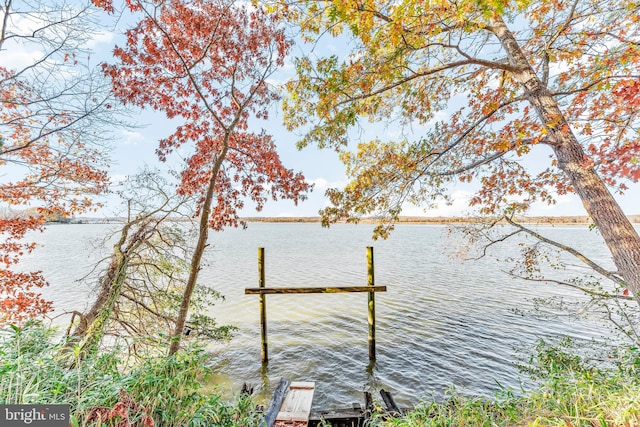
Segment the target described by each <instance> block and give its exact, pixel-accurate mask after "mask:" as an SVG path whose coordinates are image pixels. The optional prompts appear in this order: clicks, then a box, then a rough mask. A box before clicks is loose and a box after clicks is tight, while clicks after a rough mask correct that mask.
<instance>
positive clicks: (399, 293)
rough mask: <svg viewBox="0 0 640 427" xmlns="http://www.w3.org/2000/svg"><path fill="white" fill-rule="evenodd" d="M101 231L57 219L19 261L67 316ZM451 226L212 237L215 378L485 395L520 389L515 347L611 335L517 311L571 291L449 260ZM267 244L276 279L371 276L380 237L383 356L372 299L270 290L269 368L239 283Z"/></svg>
mask: <svg viewBox="0 0 640 427" xmlns="http://www.w3.org/2000/svg"><path fill="white" fill-rule="evenodd" d="M105 230H106V228H105V227H104V226H92V225H85V226H83V225H80V226H58V227H51V228H50V229H49V230H47V231H46V232H45V233H44V234H42V235H38V236H36V238H41V239H43V241H44V243H46V246H45V247H44V248H41V249H39V250H38V251H36V252H35V253H34V254H32V255H30V256H28V257H26V259H25V262H24V263H23V264H22V266H23V267H24V268H26V269H36V270H42V271H43V272H44V273H45V275H46V276H47V278H48V279H49V280H50V281H51V284H52V285H51V287H50V288H48V289H47V290H45V293H46V296H48V297H50V298H52V299H54V301H55V304H56V307H57V308H58V310H59V311H62V310H72V309H78V308H82V307H78V305H79V304H81V305H85V304H87V303H88V301H89V298H90V286H88V285H87V284H86V283H80V282H77V281H76V279H79V278H81V277H83V276H84V275H85V274H86V273H87V271H88V269H89V266H90V265H92V263H93V262H95V261H96V260H98V259H100V257H101V256H102V255H103V254H104V253H105V251H108V245H104V246H102V248H101V247H100V246H99V247H98V249H97V250H96V251H94V252H92V251H88V250H87V249H86V248H87V245H88V242H91V241H94V242H95V241H98V239H99V238H100V237H101V236H102V235H103V234H102V233H104V231H105ZM445 230H446V228H445V227H440V226H427V225H399V226H398V227H397V228H396V230H395V231H394V233H393V234H392V235H391V238H390V239H388V240H386V241H376V242H372V241H371V240H370V235H371V231H372V226H369V225H360V226H352V225H344V224H338V225H336V226H333V227H332V228H331V229H329V230H327V229H323V228H321V227H320V226H319V225H317V224H250V226H249V228H248V229H247V230H246V231H241V230H228V231H225V232H223V233H216V234H212V236H211V242H210V243H211V246H210V249H211V250H209V251H208V253H207V255H206V259H207V265H206V266H205V267H204V268H203V269H202V272H201V275H200V283H201V284H206V285H207V286H211V287H213V288H214V289H216V290H218V291H219V292H221V293H222V294H224V295H225V297H226V299H225V301H223V302H220V303H218V304H216V306H214V307H212V308H211V311H210V312H211V314H212V315H213V316H214V317H215V318H216V319H217V320H218V323H220V324H233V325H236V326H238V327H239V331H238V333H237V336H236V337H235V338H234V339H233V340H232V341H231V342H229V343H211V345H210V346H209V350H210V352H211V365H212V367H213V369H214V375H213V377H212V378H213V379H212V383H214V385H213V386H214V387H217V388H219V389H222V390H224V391H225V392H226V393H228V394H229V395H233V394H234V393H237V392H238V391H239V390H240V387H241V386H242V383H243V382H250V383H252V384H254V385H255V386H257V387H258V389H259V390H260V394H259V399H262V401H263V402H265V403H266V402H268V400H269V397H270V394H271V392H272V391H273V388H274V387H275V386H276V385H277V383H278V381H279V379H280V377H286V378H288V379H289V380H292V381H295V380H303V381H315V382H316V387H317V389H316V394H315V398H314V406H315V407H316V408H320V407H327V406H329V407H331V406H333V407H335V406H341V405H345V404H346V405H349V404H350V403H351V402H362V392H363V391H364V390H370V389H379V388H385V389H388V390H390V391H392V392H393V394H394V397H395V398H396V400H397V401H398V403H399V404H400V405H410V404H415V403H417V401H418V399H419V398H420V397H436V398H439V397H442V396H443V395H444V393H445V392H446V391H447V390H449V389H451V388H452V387H454V388H455V389H457V390H459V391H462V392H469V393H474V394H479V395H485V396H491V395H493V394H494V393H495V391H496V390H498V389H499V385H498V384H502V385H504V386H506V387H511V388H514V389H516V390H518V389H519V387H520V379H519V377H518V372H517V369H516V368H515V366H514V361H516V357H515V356H514V348H519V349H523V348H526V347H527V346H529V345H533V344H534V343H535V341H536V339H537V338H539V337H549V338H554V337H561V336H564V335H571V336H574V337H576V338H577V339H590V338H591V337H599V336H600V335H601V334H603V333H605V332H606V331H602V330H601V327H600V326H599V324H596V323H593V322H588V321H585V322H581V323H577V322H570V321H568V320H567V319H552V320H544V319H536V318H534V317H532V316H521V315H518V314H516V313H515V312H514V309H523V310H525V311H526V310H527V309H528V308H531V307H532V304H531V302H530V299H531V298H534V297H539V296H549V295H558V296H566V295H568V294H567V293H566V292H565V291H563V290H558V289H557V288H553V287H550V286H548V285H535V286H532V285H531V284H530V283H526V282H522V281H519V280H517V279H514V278H512V277H509V276H508V275H507V274H505V273H502V272H501V271H500V269H499V268H497V267H496V265H495V264H493V263H492V261H491V260H490V259H481V260H478V261H474V262H461V261H460V259H459V258H455V257H453V254H454V252H456V251H457V250H458V248H457V247H456V246H457V243H456V241H455V240H452V239H450V238H448V237H447V236H446V233H445ZM545 231H546V232H549V233H552V234H553V233H555V234H554V235H553V236H552V237H558V238H565V239H568V242H569V243H572V242H585V248H584V251H586V252H588V253H589V255H590V256H592V257H594V258H600V259H607V258H608V253H607V250H606V248H605V247H604V245H603V244H602V243H601V242H600V240H598V239H596V238H595V237H594V235H593V234H592V233H589V231H588V230H587V229H586V228H572V229H569V231H568V230H560V229H557V228H546V229H545ZM596 237H597V236H596ZM260 246H263V247H265V248H266V249H265V258H266V284H267V286H269V287H278V286H354V285H365V284H366V283H367V273H366V272H367V262H366V251H365V247H366V246H374V248H375V268H376V270H375V280H376V284H378V285H386V286H387V287H388V291H387V292H386V293H384V294H382V293H379V294H376V314H377V344H378V346H377V355H378V358H377V361H376V363H375V365H373V366H372V367H370V366H369V361H368V345H367V321H366V317H367V297H366V295H365V294H354V295H343V294H341V295H304V296H300V295H296V296H292V295H278V296H272V295H269V296H268V297H267V317H268V333H269V354H270V362H269V364H268V366H263V365H262V363H261V361H260V332H259V315H258V297H257V296H256V295H245V294H244V289H245V288H247V287H257V286H258V273H257V262H256V258H257V248H258V247H260ZM579 249H583V248H579ZM501 250H502V251H503V252H504V254H502V255H505V254H512V253H514V252H516V251H517V250H518V248H517V246H516V244H515V243H514V244H513V246H506V247H504V248H503V249H501ZM101 251H102V252H101ZM502 255H500V256H502ZM59 311H58V312H59ZM60 322H62V320H60Z"/></svg>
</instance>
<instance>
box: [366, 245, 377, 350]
mask: <svg viewBox="0 0 640 427" xmlns="http://www.w3.org/2000/svg"><path fill="white" fill-rule="evenodd" d="M373 271H374V269H373V247H372V246H367V286H370V287H371V288H373V287H374V286H375V278H374V274H373ZM375 295H376V294H375V292H373V291H370V292H369V297H368V298H367V300H368V303H369V304H368V306H369V308H368V315H367V319H368V322H369V361H374V360H376V300H375Z"/></svg>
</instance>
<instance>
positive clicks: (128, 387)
mask: <svg viewBox="0 0 640 427" xmlns="http://www.w3.org/2000/svg"><path fill="white" fill-rule="evenodd" d="M578 354H580V352H578V351H576V349H575V348H573V347H572V343H571V341H570V340H565V341H563V342H560V343H556V344H554V345H551V344H548V343H546V342H544V341H541V342H540V343H539V345H538V346H537V348H536V349H535V354H534V355H533V356H532V357H531V358H530V359H529V360H528V362H527V363H525V364H523V365H522V366H521V371H522V372H523V373H525V374H527V375H529V376H530V377H531V378H533V379H535V380H536V381H537V382H538V387H537V388H536V389H534V390H532V391H529V392H527V393H526V394H525V395H524V396H516V395H514V393H512V392H510V391H508V390H503V391H501V392H500V393H499V394H498V395H496V397H495V398H493V399H480V398H474V397H468V396H462V395H459V394H457V393H455V392H451V393H450V394H449V395H448V396H447V398H446V399H445V400H444V401H442V402H435V401H425V402H423V403H421V404H420V405H418V406H417V407H416V408H415V409H414V410H413V411H411V412H410V413H408V414H405V416H404V417H402V418H394V419H390V418H388V417H387V416H386V414H384V413H383V412H382V411H381V410H380V411H378V412H375V413H374V414H373V415H372V418H371V419H370V420H369V421H368V427H405V426H412V427H413V426H418V427H429V426H442V427H445V426H446V427H465V426H486V427H493V426H532V427H540V426H563V427H583V426H584V427H614V426H615V427H618V426H620V427H622V426H624V427H634V426H638V427H640V351H639V350H638V349H637V348H633V347H630V348H618V349H616V350H615V351H611V352H609V353H606V354H605V355H604V356H601V357H600V358H599V359H598V361H597V362H594V361H593V360H594V359H593V357H585V356H584V355H583V356H580V355H578ZM206 358H207V355H206V354H205V353H204V352H203V351H202V350H201V349H198V348H191V349H190V350H189V351H185V352H180V353H178V354H177V355H176V356H175V357H165V356H157V355H156V356H149V357H148V358H146V359H142V360H141V361H140V362H139V363H138V364H137V365H135V366H132V367H124V366H122V364H121V363H120V359H119V354H118V352H117V351H112V352H103V353H100V354H99V355H96V356H95V357H91V358H87V359H84V360H81V359H79V357H78V354H77V353H74V352H73V350H71V351H70V352H69V351H66V352H65V350H64V343H54V339H53V332H52V331H51V330H49V329H47V328H44V327H42V326H41V325H39V324H36V323H32V324H28V325H26V326H25V327H23V328H15V327H13V328H10V329H6V330H3V331H2V333H1V334H0V403H2V404H14V403H23V404H29V403H31V404H42V403H43V402H45V403H48V404H69V405H70V406H71V414H72V420H71V421H72V425H73V426H77V427H80V426H121V425H130V426H141V427H142V426H145V427H148V426H162V427H165V426H166V427H172V426H192V427H198V426H212V427H232V426H233V427H236V426H237V427H255V426H257V425H258V423H259V420H260V414H259V413H257V412H256V411H255V409H254V408H255V404H254V402H253V401H252V400H251V398H249V397H238V399H236V400H235V401H234V402H228V401H225V400H224V399H223V398H222V397H221V396H220V395H219V394H217V393H208V392H207V393H205V392H203V389H202V387H201V383H202V382H204V381H205V380H206V377H207V375H208V371H207V369H206V368H204V366H205V365H206V362H207V360H206ZM590 360H591V361H590Z"/></svg>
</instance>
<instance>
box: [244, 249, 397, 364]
mask: <svg viewBox="0 0 640 427" xmlns="http://www.w3.org/2000/svg"><path fill="white" fill-rule="evenodd" d="M264 271H265V269H264V248H258V285H259V287H258V288H247V289H245V290H244V293H245V294H247V295H260V338H261V346H262V363H267V362H268V361H269V348H268V342H267V301H266V295H267V294H335V293H343V292H367V293H368V298H367V307H368V309H367V320H368V324H369V360H370V361H374V360H376V306H375V293H376V292H386V290H387V287H386V286H376V285H375V278H374V268H373V247H371V246H369V247H367V286H338V287H315V288H267V287H266V286H265V274H264Z"/></svg>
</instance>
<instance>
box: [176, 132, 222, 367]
mask: <svg viewBox="0 0 640 427" xmlns="http://www.w3.org/2000/svg"><path fill="white" fill-rule="evenodd" d="M228 149H229V134H228V133H227V134H226V135H225V140H224V146H223V148H222V150H221V151H220V153H219V154H218V158H217V159H216V163H215V165H214V167H213V170H212V171H211V177H210V178H209V183H208V186H207V193H206V195H205V199H204V203H203V204H202V212H201V213H200V225H199V228H198V242H197V243H196V247H195V249H194V251H193V257H192V258H191V265H190V267H189V279H188V280H187V285H186V287H185V289H184V293H183V294H182V302H181V304H180V312H179V313H178V319H177V320H176V327H175V329H174V331H173V335H172V336H171V345H170V346H169V356H171V355H173V354H175V353H176V352H177V351H178V349H179V348H180V339H181V337H182V333H183V331H184V325H185V323H186V321H187V314H188V312H189V303H190V302H191V295H193V291H194V289H195V287H196V282H197V281H198V273H200V263H201V261H202V254H203V253H204V248H205V247H206V246H207V239H208V237H209V215H210V214H211V204H212V203H213V193H214V189H215V185H216V178H217V176H218V172H219V171H220V167H221V166H222V162H223V161H224V159H225V157H226V155H227V151H228Z"/></svg>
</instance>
